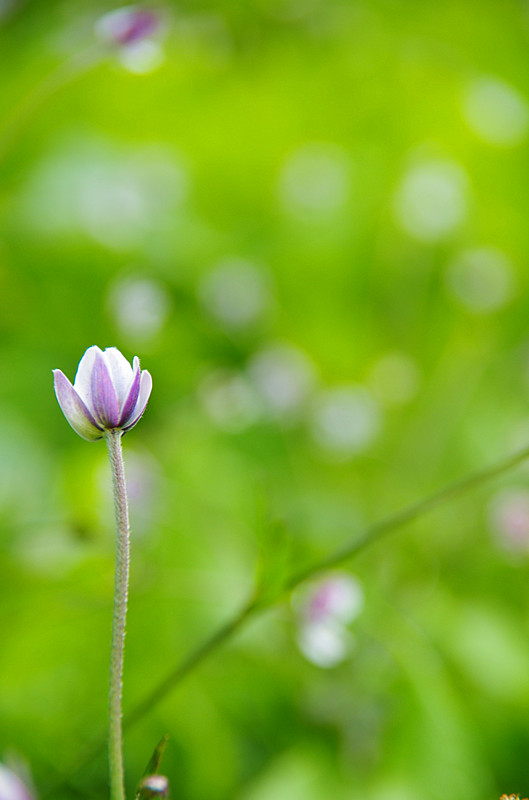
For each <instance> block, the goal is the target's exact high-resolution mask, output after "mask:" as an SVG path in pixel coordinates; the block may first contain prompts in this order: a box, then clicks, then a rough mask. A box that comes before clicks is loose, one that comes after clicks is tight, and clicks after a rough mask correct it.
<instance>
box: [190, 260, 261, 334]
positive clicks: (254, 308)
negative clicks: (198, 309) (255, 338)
mask: <svg viewBox="0 0 529 800" xmlns="http://www.w3.org/2000/svg"><path fill="white" fill-rule="evenodd" d="M199 297H200V300H201V302H202V305H203V307H204V309H205V310H206V311H207V312H208V313H209V314H210V315H211V316H212V317H213V318H214V319H215V320H217V321H218V322H220V323H221V324H222V325H224V326H225V327H226V328H230V329H233V330H239V329H242V328H247V327H248V326H251V325H253V324H255V323H256V322H258V321H259V320H261V318H262V317H263V316H264V315H265V313H266V312H268V311H269V310H270V307H271V302H272V298H271V292H270V286H269V280H268V276H267V275H266V273H265V272H264V271H263V270H262V269H260V268H259V267H257V266H256V265H255V264H252V263H251V262H249V261H245V260H244V259H242V258H228V259H224V260H223V261H221V262H220V263H218V264H217V265H216V266H215V267H214V268H213V269H212V270H211V272H209V273H208V274H207V275H205V276H204V278H203V279H202V281H201V283H200V286H199Z"/></svg>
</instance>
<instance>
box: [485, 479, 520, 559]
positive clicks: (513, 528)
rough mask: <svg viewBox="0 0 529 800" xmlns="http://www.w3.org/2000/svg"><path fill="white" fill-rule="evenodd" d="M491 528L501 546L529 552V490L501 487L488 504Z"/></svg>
mask: <svg viewBox="0 0 529 800" xmlns="http://www.w3.org/2000/svg"><path fill="white" fill-rule="evenodd" d="M487 516H488V524H489V528H490V530H491V532H492V534H493V536H494V538H495V540H496V542H497V544H499V545H500V547H501V548H502V549H504V550H508V551H510V552H512V553H521V554H529V491H528V490H527V489H519V488H507V489H501V490H500V491H499V492H497V493H496V494H495V495H494V497H493V498H492V499H491V501H490V503H489V505H488V512H487Z"/></svg>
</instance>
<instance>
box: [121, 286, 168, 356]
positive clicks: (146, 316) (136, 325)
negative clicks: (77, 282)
mask: <svg viewBox="0 0 529 800" xmlns="http://www.w3.org/2000/svg"><path fill="white" fill-rule="evenodd" d="M108 308H109V311H110V313H111V315H112V317H113V318H114V320H115V323H116V326H117V328H118V330H119V332H120V334H121V335H122V336H123V337H124V338H126V339H128V340H129V341H131V342H133V343H136V342H138V343H139V342H141V343H144V342H148V341H149V340H150V339H153V338H154V337H155V336H157V335H158V333H160V331H161V329H162V328H163V326H164V324H165V322H166V321H167V318H168V316H169V313H170V311H171V298H170V296H169V293H168V291H167V289H166V288H165V287H164V286H163V284H161V283H160V282H158V281H154V280H152V279H151V278H131V277H129V278H124V279H121V280H119V281H117V282H116V283H114V284H113V285H112V286H111V288H110V292H109V295H108Z"/></svg>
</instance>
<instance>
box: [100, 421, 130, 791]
mask: <svg viewBox="0 0 529 800" xmlns="http://www.w3.org/2000/svg"><path fill="white" fill-rule="evenodd" d="M121 435H122V432H121V431H119V430H110V431H107V433H106V435H105V438H106V440H107V445H108V455H109V458H110V467H111V470H112V486H113V489H114V511H115V515H116V532H117V541H116V575H115V584H114V616H113V622H112V648H111V653H110V692H109V738H108V756H109V766H110V797H111V799H112V800H125V787H124V775H123V730H122V719H121V718H122V708H121V702H122V688H123V653H124V647H125V627H126V621H127V599H128V592H129V561H130V536H129V511H128V507H127V487H126V484H125V469H124V466H123V455H122V452H121Z"/></svg>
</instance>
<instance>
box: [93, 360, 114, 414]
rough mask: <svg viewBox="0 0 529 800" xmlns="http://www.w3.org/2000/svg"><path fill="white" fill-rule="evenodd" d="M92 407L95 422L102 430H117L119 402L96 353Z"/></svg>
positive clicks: (107, 372)
mask: <svg viewBox="0 0 529 800" xmlns="http://www.w3.org/2000/svg"><path fill="white" fill-rule="evenodd" d="M91 390H92V406H93V409H94V411H95V414H96V418H97V421H98V422H99V423H100V424H101V425H102V426H103V427H104V428H117V427H118V424H119V402H118V396H117V394H116V390H115V389H114V384H113V383H112V379H111V377H110V373H109V371H108V368H107V365H106V363H105V360H104V358H103V356H102V355H100V354H99V353H97V355H96V357H95V361H94V366H93V368H92V384H91Z"/></svg>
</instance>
